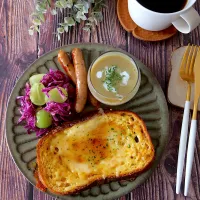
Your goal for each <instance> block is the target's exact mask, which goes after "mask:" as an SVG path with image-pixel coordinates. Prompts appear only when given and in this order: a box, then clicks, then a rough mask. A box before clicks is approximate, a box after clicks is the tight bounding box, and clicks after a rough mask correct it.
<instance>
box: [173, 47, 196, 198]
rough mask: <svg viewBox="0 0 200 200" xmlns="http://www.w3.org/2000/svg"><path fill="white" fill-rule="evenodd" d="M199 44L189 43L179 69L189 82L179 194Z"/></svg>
mask: <svg viewBox="0 0 200 200" xmlns="http://www.w3.org/2000/svg"><path fill="white" fill-rule="evenodd" d="M197 49H198V48H197V46H193V45H192V46H190V45H188V46H187V48H186V51H185V53H184V55H183V58H182V61H181V66H180V70H179V75H180V77H181V79H183V80H184V81H186V82H187V94H186V101H185V107H184V114H183V121H182V127H181V136H180V144H179V153H178V165H177V177H176V193H177V194H179V192H180V186H181V180H182V174H183V167H184V160H185V152H186V144H187V137H188V123H189V112H190V96H191V84H192V83H193V82H194V72H193V68H194V61H195V58H196V53H197Z"/></svg>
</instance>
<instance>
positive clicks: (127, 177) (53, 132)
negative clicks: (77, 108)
mask: <svg viewBox="0 0 200 200" xmlns="http://www.w3.org/2000/svg"><path fill="white" fill-rule="evenodd" d="M104 113H105V115H107V114H110V113H112V114H118V115H123V114H124V113H125V114H131V115H133V116H134V118H137V119H138V120H139V121H140V125H141V126H142V130H143V134H144V136H145V138H147V140H148V141H149V144H150V148H151V155H152V157H151V160H150V161H149V163H148V164H147V165H146V166H144V167H143V168H141V169H138V170H135V171H134V172H132V173H124V174H120V176H119V177H117V176H108V177H106V178H105V179H103V178H102V177H99V178H96V179H94V180H93V179H91V180H90V182H88V183H87V184H86V185H84V186H77V187H76V188H75V189H72V190H70V191H67V192H65V191H57V190H54V188H53V187H49V186H48V184H47V183H46V180H45V172H44V170H43V168H42V167H41V166H42V162H41V157H40V149H41V148H42V146H43V145H44V143H45V141H46V140H49V139H51V138H53V137H54V136H55V135H56V134H57V133H58V132H60V131H63V130H66V129H69V128H71V127H73V126H74V125H76V124H80V123H84V122H86V121H88V120H90V119H92V118H94V117H95V116H101V115H102V114H101V113H98V112H96V113H91V114H89V115H87V116H84V117H83V118H81V119H79V120H75V121H73V122H66V123H63V124H62V126H58V127H56V128H55V129H52V130H51V131H50V132H49V133H48V134H47V135H46V136H44V137H42V138H41V139H40V140H39V142H38V144H37V164H38V174H39V180H40V181H41V183H42V184H43V185H44V187H46V188H47V189H48V190H50V191H51V192H53V193H55V194H60V195H69V194H76V193H79V192H81V191H83V190H85V189H88V188H90V187H92V186H94V185H100V184H103V183H108V182H110V181H120V180H130V179H135V178H136V177H137V176H138V175H140V174H141V173H143V172H144V171H146V170H148V169H149V168H150V167H151V165H152V163H153V161H154V159H155V150H154V146H153V144H152V141H151V138H150V135H149V134H148V131H147V128H146V125H145V123H144V122H143V120H142V119H141V118H140V117H139V116H138V115H137V114H135V113H134V112H131V111H121V110H120V111H105V112H104ZM103 115H104V114H103Z"/></svg>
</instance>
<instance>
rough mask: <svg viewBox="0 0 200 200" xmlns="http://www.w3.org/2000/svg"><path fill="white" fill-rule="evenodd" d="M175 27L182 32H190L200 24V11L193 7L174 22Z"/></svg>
mask: <svg viewBox="0 0 200 200" xmlns="http://www.w3.org/2000/svg"><path fill="white" fill-rule="evenodd" d="M172 24H173V25H174V26H175V28H176V29H177V30H178V31H180V32H181V33H185V34H187V33H190V32H191V31H192V30H193V29H195V28H196V27H197V26H198V25H199V24H200V16H199V14H198V12H197V11H196V10H195V9H194V8H193V7H191V8H190V9H189V10H187V11H186V12H184V13H183V14H181V15H180V17H179V18H178V19H177V20H176V21H174V22H172Z"/></svg>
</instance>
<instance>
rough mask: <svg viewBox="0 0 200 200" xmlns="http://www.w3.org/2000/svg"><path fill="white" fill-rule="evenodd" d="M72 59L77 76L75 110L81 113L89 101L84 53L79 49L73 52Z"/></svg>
mask: <svg viewBox="0 0 200 200" xmlns="http://www.w3.org/2000/svg"><path fill="white" fill-rule="evenodd" d="M72 59H73V63H74V69H75V75H76V80H77V81H76V103H75V110H76V112H77V113H80V112H81V111H82V110H83V109H84V107H85V104H86V101H87V90H88V89H87V71H86V67H85V62H84V58H83V54H82V51H81V50H80V49H78V48H75V49H73V50H72Z"/></svg>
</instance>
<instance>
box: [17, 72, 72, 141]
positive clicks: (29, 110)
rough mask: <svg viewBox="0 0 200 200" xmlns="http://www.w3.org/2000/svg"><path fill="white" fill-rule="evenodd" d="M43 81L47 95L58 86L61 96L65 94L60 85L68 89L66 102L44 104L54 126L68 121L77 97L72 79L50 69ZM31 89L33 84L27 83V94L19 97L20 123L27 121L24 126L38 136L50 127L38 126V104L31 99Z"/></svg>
mask: <svg viewBox="0 0 200 200" xmlns="http://www.w3.org/2000/svg"><path fill="white" fill-rule="evenodd" d="M41 83H42V84H43V85H44V86H45V88H44V89H43V90H42V91H43V92H44V93H45V94H46V95H47V96H48V92H49V91H50V90H51V89H53V88H57V89H58V91H59V93H60V94H61V96H63V95H64V94H63V93H62V91H61V90H60V89H59V88H58V87H63V88H65V89H66V91H67V93H68V99H67V100H66V102H64V103H55V102H48V103H46V105H44V106H43V109H44V110H46V111H47V112H49V113H50V114H51V115H52V117H53V121H52V126H57V125H59V124H61V123H62V122H64V121H68V120H69V117H70V115H72V114H73V113H74V109H73V107H74V106H73V102H74V99H75V88H74V87H73V86H72V85H71V83H70V79H69V78H68V77H67V76H66V75H65V74H64V73H63V72H61V71H59V70H52V69H50V71H49V73H47V74H46V75H44V76H43V78H42V80H41ZM30 89H31V86H30V84H29V83H26V85H25V95H24V96H20V97H18V98H17V99H19V100H20V104H21V107H20V113H21V117H20V119H19V121H18V123H20V122H22V121H25V123H26V125H25V126H24V127H25V128H26V129H27V132H28V133H30V132H32V131H34V132H36V135H37V136H38V137H40V136H42V135H43V134H45V133H47V132H48V131H49V129H50V128H46V129H40V128H38V127H36V109H38V108H39V107H38V106H35V105H34V104H33V103H32V102H31V100H30ZM40 108H41V107H40Z"/></svg>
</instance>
